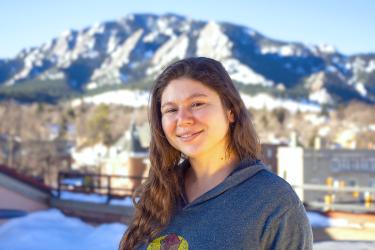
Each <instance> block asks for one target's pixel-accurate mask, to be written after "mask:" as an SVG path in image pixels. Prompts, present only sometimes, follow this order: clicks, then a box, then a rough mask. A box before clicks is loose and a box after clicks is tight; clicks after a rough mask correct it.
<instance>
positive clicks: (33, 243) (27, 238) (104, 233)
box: [0, 209, 375, 250]
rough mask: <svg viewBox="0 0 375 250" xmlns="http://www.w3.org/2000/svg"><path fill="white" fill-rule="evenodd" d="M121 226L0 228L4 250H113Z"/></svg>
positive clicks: (56, 221) (329, 244) (61, 219)
mask: <svg viewBox="0 0 375 250" xmlns="http://www.w3.org/2000/svg"><path fill="white" fill-rule="evenodd" d="M308 218H309V220H310V223H311V224H312V225H313V226H314V227H319V226H327V225H334V224H336V222H332V220H329V219H328V218H326V217H324V216H322V215H320V214H318V213H313V212H308ZM126 228H127V227H126V225H124V224H120V223H111V224H102V225H100V226H96V227H95V226H91V225H89V224H87V223H84V222H83V221H81V220H80V219H77V218H72V217H67V216H65V215H64V214H63V213H62V212H60V211H59V210H58V209H49V210H46V211H40V212H34V213H30V214H28V215H27V216H25V217H20V218H16V219H11V220H9V221H8V222H7V223H5V224H3V225H1V226H0V249H1V250H24V249H28V250H47V249H48V250H49V249H54V250H66V249H69V250H85V249H95V250H112V249H117V247H118V243H119V242H120V239H121V237H122V234H123V232H124V231H125V230H126ZM314 249H319V250H326V249H327V250H328V249H354V250H355V249H375V242H352V241H350V242H349V241H347V242H346V241H326V242H318V243H315V244H314Z"/></svg>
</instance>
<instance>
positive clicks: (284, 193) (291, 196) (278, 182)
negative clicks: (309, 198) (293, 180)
mask: <svg viewBox="0 0 375 250" xmlns="http://www.w3.org/2000/svg"><path fill="white" fill-rule="evenodd" d="M246 185H248V187H249V189H251V190H252V191H254V192H257V193H259V194H261V195H262V199H263V200H264V201H268V200H270V201H272V203H273V204H278V203H282V204H285V205H286V206H288V207H289V206H299V205H300V204H301V200H300V199H299V197H298V196H297V194H296V192H295V191H294V189H293V187H292V186H291V185H290V184H289V183H288V182H287V181H285V180H284V179H283V178H281V177H280V176H278V175H276V174H275V173H272V172H270V171H269V170H267V169H266V168H263V169H262V170H260V171H258V172H257V173H256V174H255V175H254V176H252V178H249V179H248V180H247V181H246ZM277 201H278V202H277Z"/></svg>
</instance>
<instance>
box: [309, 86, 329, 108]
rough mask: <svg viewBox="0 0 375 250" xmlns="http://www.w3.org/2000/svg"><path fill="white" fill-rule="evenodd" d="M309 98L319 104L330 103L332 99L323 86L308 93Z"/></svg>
mask: <svg viewBox="0 0 375 250" xmlns="http://www.w3.org/2000/svg"><path fill="white" fill-rule="evenodd" d="M309 99H310V100H312V101H315V102H317V103H320V104H332V103H333V100H332V97H331V95H330V94H329V93H328V92H327V90H326V89H325V88H322V89H320V90H318V91H315V92H312V93H310V94H309Z"/></svg>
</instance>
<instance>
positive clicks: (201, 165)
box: [185, 153, 239, 202]
mask: <svg viewBox="0 0 375 250" xmlns="http://www.w3.org/2000/svg"><path fill="white" fill-rule="evenodd" d="M189 162H190V165H191V168H189V169H188V170H187V172H186V174H185V193H186V195H187V199H188V201H189V202H191V201H193V200H195V199H196V198H197V197H199V196H201V195H202V194H203V193H205V192H207V191H209V190H210V189H212V188H214V187H215V186H217V185H219V184H220V183H221V182H222V181H224V179H225V178H226V177H227V176H228V175H229V174H230V173H231V172H232V171H233V169H234V168H235V167H236V165H237V164H238V162H239V159H238V157H237V155H236V154H234V153H231V154H229V157H224V156H221V157H215V156H211V157H210V158H209V159H207V158H206V159H202V158H193V159H192V158H190V159H189Z"/></svg>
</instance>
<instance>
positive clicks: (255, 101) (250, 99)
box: [241, 93, 321, 113]
mask: <svg viewBox="0 0 375 250" xmlns="http://www.w3.org/2000/svg"><path fill="white" fill-rule="evenodd" d="M241 97H242V100H243V101H244V103H245V105H246V107H247V108H250V107H251V108H254V109H263V108H265V109H267V110H273V109H276V108H285V109H287V110H289V111H290V112H292V113H295V112H297V111H298V110H299V111H301V112H307V111H310V112H320V110H321V107H320V106H319V105H316V104H309V103H300V102H297V101H293V100H288V99H280V98H274V97H272V96H270V95H268V94H263V93H261V94H257V95H255V96H249V95H247V94H244V93H241Z"/></svg>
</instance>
